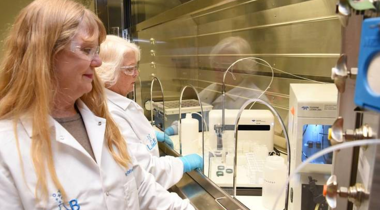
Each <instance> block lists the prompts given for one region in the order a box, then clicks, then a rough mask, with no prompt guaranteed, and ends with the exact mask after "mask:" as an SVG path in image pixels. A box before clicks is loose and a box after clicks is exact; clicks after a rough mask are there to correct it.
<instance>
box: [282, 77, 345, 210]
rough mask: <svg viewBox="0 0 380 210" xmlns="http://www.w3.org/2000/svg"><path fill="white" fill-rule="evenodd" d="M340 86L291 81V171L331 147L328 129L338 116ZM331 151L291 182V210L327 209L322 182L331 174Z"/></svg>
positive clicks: (304, 169)
mask: <svg viewBox="0 0 380 210" xmlns="http://www.w3.org/2000/svg"><path fill="white" fill-rule="evenodd" d="M337 94H338V93H337V89H336V87H335V85H334V84H290V98H289V125H288V132H289V138H290V145H291V150H292V157H291V171H294V170H295V168H296V167H297V166H299V165H300V164H301V163H302V162H303V161H305V160H306V159H307V158H308V157H310V156H312V155H313V154H315V153H317V152H319V151H321V150H323V149H324V148H326V147H329V146H330V145H331V143H330V142H329V140H328V138H327V137H328V129H329V128H331V125H332V124H333V123H334V121H335V119H336V117H337V97H338V96H337ZM331 163H332V154H327V155H324V156H322V157H319V158H317V159H315V160H313V161H312V162H311V163H310V164H308V165H306V166H305V167H304V168H303V169H302V170H301V173H299V174H298V175H296V178H295V179H293V180H291V182H290V186H289V187H290V196H289V209H290V210H299V209H302V210H309V209H310V210H314V209H315V206H316V205H318V203H316V202H321V203H320V209H327V204H326V203H325V201H324V199H320V200H318V198H319V197H320V196H321V195H322V189H323V184H324V183H325V182H326V181H327V179H328V176H329V175H330V174H331V168H332V166H331Z"/></svg>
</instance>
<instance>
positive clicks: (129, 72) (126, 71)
mask: <svg viewBox="0 0 380 210" xmlns="http://www.w3.org/2000/svg"><path fill="white" fill-rule="evenodd" d="M120 69H121V70H122V71H123V72H124V74H126V75H134V74H136V73H137V72H138V70H139V64H137V65H135V66H122V67H120Z"/></svg>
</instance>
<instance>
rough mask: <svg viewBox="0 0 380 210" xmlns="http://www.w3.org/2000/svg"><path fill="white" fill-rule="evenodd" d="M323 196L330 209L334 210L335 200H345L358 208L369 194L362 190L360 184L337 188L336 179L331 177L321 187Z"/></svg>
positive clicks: (333, 176)
mask: <svg viewBox="0 0 380 210" xmlns="http://www.w3.org/2000/svg"><path fill="white" fill-rule="evenodd" d="M323 195H324V196H325V197H326V202H327V204H328V205H329V206H330V207H331V208H333V209H334V208H336V198H337V197H338V196H339V197H341V198H347V199H348V200H349V201H350V202H352V203H353V204H355V206H356V207H359V206H360V204H361V203H362V202H363V201H364V200H367V199H368V198H369V193H368V192H367V191H366V190H365V189H364V187H363V185H362V184H361V183H356V184H355V185H354V186H351V187H348V188H347V187H338V182H337V178H336V176H335V175H332V176H331V177H330V178H329V179H328V180H327V182H326V185H324V186H323Z"/></svg>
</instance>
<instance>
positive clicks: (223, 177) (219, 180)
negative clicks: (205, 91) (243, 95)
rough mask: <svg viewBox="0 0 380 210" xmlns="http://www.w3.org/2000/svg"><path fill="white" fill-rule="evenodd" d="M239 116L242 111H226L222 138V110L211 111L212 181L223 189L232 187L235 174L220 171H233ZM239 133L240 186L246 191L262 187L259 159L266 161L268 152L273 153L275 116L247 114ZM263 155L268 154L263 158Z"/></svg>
mask: <svg viewBox="0 0 380 210" xmlns="http://www.w3.org/2000/svg"><path fill="white" fill-rule="evenodd" d="M238 113H239V110H230V109H227V110H226V111H225V126H224V131H223V135H221V133H220V132H222V131H221V130H220V129H218V128H219V127H220V126H218V125H221V123H222V110H211V111H210V113H209V130H210V131H209V139H208V142H207V143H208V145H209V148H210V149H211V151H213V157H211V158H210V160H209V167H210V168H209V178H210V179H211V180H213V181H214V182H215V183H216V184H218V185H219V186H223V187H231V186H232V178H233V174H232V173H226V172H225V171H223V170H220V169H219V167H220V166H223V167H224V168H226V170H227V169H231V170H232V169H233V166H234V165H233V158H234V157H235V153H234V149H235V145H234V143H235V142H234V130H235V122H236V118H237V116H238ZM238 129H239V144H238V155H237V158H238V159H239V164H240V165H239V167H238V169H237V170H238V174H239V175H238V176H239V177H238V180H239V181H238V183H237V184H238V186H244V187H262V184H263V180H262V171H263V164H260V161H261V160H260V159H265V158H266V156H268V152H269V151H272V150H273V135H274V133H273V131H274V130H273V129H274V117H273V114H272V113H271V112H270V111H268V110H244V111H243V114H242V116H241V119H240V123H239V126H238ZM260 151H266V152H265V154H263V155H262V154H260ZM251 153H252V154H251ZM249 154H251V155H249ZM262 156H263V157H262ZM261 157H262V158H261ZM232 171H233V170H232ZM221 172H223V173H221ZM260 173H261V176H260ZM252 177H255V178H252Z"/></svg>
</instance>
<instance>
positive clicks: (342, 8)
mask: <svg viewBox="0 0 380 210" xmlns="http://www.w3.org/2000/svg"><path fill="white" fill-rule="evenodd" d="M337 13H338V15H339V16H338V17H339V21H340V23H341V24H342V26H343V27H346V26H347V25H348V18H349V16H350V14H351V8H350V5H349V3H348V1H347V0H339V2H338V3H337Z"/></svg>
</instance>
